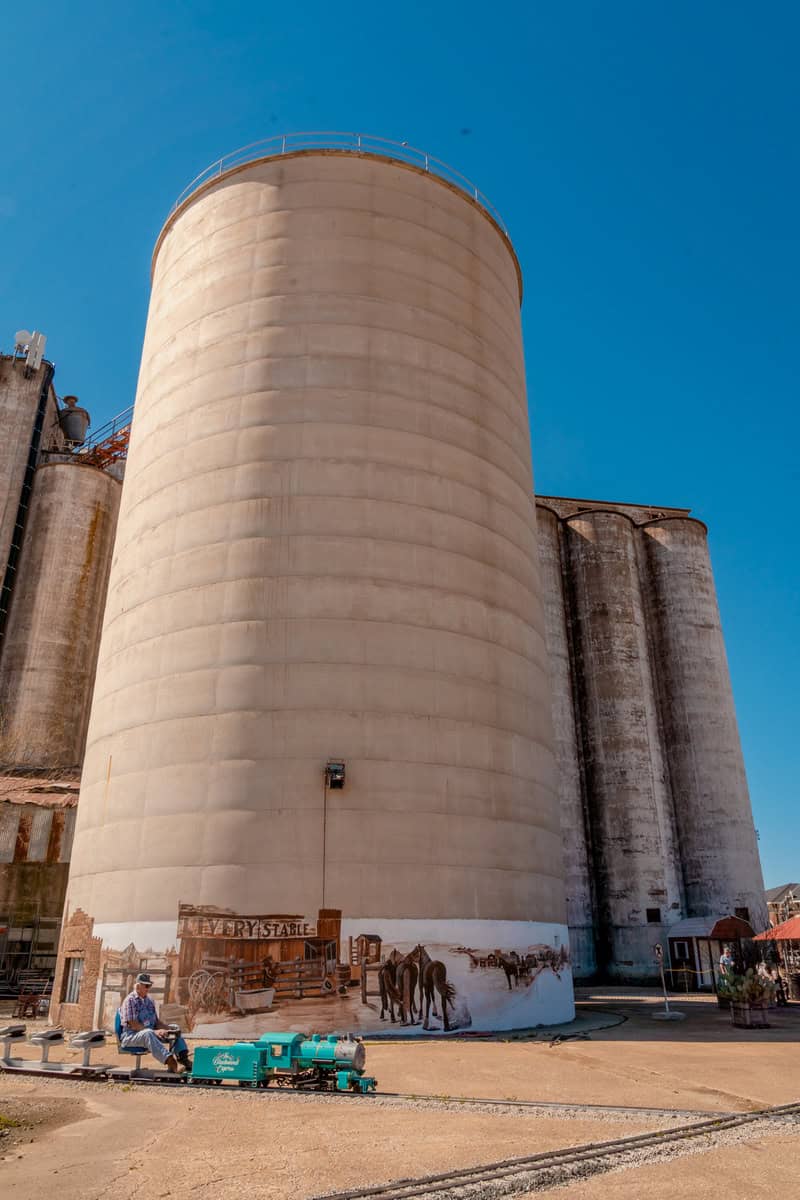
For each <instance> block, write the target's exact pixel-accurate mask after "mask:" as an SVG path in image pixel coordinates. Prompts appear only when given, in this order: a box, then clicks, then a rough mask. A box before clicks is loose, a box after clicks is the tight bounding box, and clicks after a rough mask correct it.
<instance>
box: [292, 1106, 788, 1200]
mask: <svg viewBox="0 0 800 1200" xmlns="http://www.w3.org/2000/svg"><path fill="white" fill-rule="evenodd" d="M786 1117H798V1118H800V1103H796V1104H783V1105H778V1106H776V1107H774V1108H768V1109H762V1110H760V1111H758V1112H753V1113H731V1114H729V1115H727V1116H717V1117H714V1118H713V1119H711V1120H705V1121H696V1122H694V1123H693V1124H691V1125H680V1126H678V1127H676V1128H672V1129H662V1130H656V1131H654V1132H651V1133H640V1134H634V1135H633V1136H631V1137H625V1138H615V1139H614V1140H612V1141H607V1142H589V1143H587V1144H585V1145H582V1146H568V1147H565V1148H564V1149H562V1150H548V1151H545V1152H544V1153H541V1154H530V1155H527V1156H525V1157H522V1158H509V1159H504V1160H503V1161H501V1162H494V1163H484V1164H482V1165H481V1166H475V1167H465V1168H463V1169H461V1170H458V1171H447V1172H444V1173H442V1174H438V1175H425V1176H420V1177H419V1178H417V1179H399V1180H394V1181H393V1182H391V1183H387V1184H379V1185H377V1186H375V1187H368V1188H357V1189H355V1190H351V1191H339V1192H324V1193H321V1194H320V1195H319V1196H316V1197H314V1198H313V1200H413V1198H416V1197H430V1196H438V1197H442V1196H444V1195H446V1194H450V1195H452V1196H458V1195H459V1194H462V1193H463V1194H464V1195H470V1194H472V1192H471V1190H470V1191H467V1190H466V1189H476V1191H475V1193H474V1194H475V1195H479V1196H481V1197H488V1196H491V1195H497V1196H500V1195H506V1196H508V1195H513V1194H514V1193H515V1192H517V1193H519V1192H529V1191H534V1190H537V1189H538V1188H540V1187H541V1186H542V1185H543V1184H545V1185H546V1186H555V1185H556V1184H558V1183H560V1182H565V1181H566V1180H567V1179H568V1178H569V1177H570V1176H578V1175H580V1176H581V1177H586V1176H587V1175H591V1174H597V1173H599V1172H601V1171H607V1170H611V1169H612V1168H613V1167H615V1166H619V1165H620V1164H621V1162H622V1161H624V1159H625V1156H626V1155H631V1154H633V1153H635V1152H637V1151H641V1150H656V1151H658V1150H660V1149H662V1148H667V1147H669V1146H672V1145H675V1144H676V1143H680V1142H686V1143H690V1142H691V1141H692V1139H694V1138H699V1137H704V1136H705V1135H707V1134H712V1133H713V1134H719V1133H724V1132H726V1131H727V1130H729V1129H736V1128H738V1127H739V1126H742V1125H754V1124H758V1123H760V1122H762V1123H763V1122H769V1121H774V1120H776V1119H783V1118H786Z"/></svg>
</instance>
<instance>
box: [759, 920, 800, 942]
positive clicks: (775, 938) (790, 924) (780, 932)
mask: <svg viewBox="0 0 800 1200" xmlns="http://www.w3.org/2000/svg"><path fill="white" fill-rule="evenodd" d="M756 941H757V942H800V917H790V918H789V920H788V921H784V922H783V924H782V925H776V926H775V927H774V928H773V929H765V930H764V932H763V933H759V935H758V936H757V938H756Z"/></svg>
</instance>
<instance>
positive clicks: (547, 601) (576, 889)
mask: <svg viewBox="0 0 800 1200" xmlns="http://www.w3.org/2000/svg"><path fill="white" fill-rule="evenodd" d="M560 524H561V523H560V519H559V517H558V514H557V513H555V512H553V510H552V509H551V508H548V507H547V506H546V505H543V504H537V506H536V530H537V540H538V543H539V564H540V568H541V574H542V595H543V597H544V612H545V630H546V639H547V652H548V659H549V662H550V682H551V688H552V704H553V727H554V735H555V744H556V758H557V762H558V799H559V808H560V811H561V835H562V841H563V849H564V882H565V888H566V893H567V923H568V925H569V936H570V951H571V957H572V966H573V971H574V972H575V975H576V976H577V977H578V978H585V977H589V976H592V975H594V973H595V971H596V970H597V956H596V953H595V915H594V899H593V882H592V855H591V840H590V828H589V819H588V812H587V807H586V800H585V791H584V785H583V779H582V768H581V752H580V733H579V728H578V716H579V714H578V711H577V706H576V703H575V691H574V682H573V671H572V664H571V662H570V646H569V613H568V610H567V605H566V601H565V595H564V580H563V568H562V562H561V536H562V535H561V530H560Z"/></svg>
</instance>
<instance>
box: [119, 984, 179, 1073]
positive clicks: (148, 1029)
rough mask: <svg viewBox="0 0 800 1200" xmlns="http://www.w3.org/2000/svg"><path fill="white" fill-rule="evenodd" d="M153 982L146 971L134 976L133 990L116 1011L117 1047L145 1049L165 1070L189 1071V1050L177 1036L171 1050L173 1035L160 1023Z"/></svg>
mask: <svg viewBox="0 0 800 1200" xmlns="http://www.w3.org/2000/svg"><path fill="white" fill-rule="evenodd" d="M152 986H153V981H152V979H151V978H150V976H149V975H148V974H147V972H146V971H142V972H141V974H139V975H137V976H136V982H135V984H134V987H133V991H132V992H131V993H130V994H129V995H127V996H126V997H125V999H124V1000H123V1001H122V1005H121V1007H120V1010H119V1019H120V1023H121V1025H122V1030H121V1033H120V1039H119V1042H120V1046H122V1048H123V1050H128V1049H132V1048H133V1047H134V1046H144V1048H145V1049H146V1050H149V1051H150V1053H151V1054H152V1055H153V1057H154V1058H157V1059H158V1061H159V1062H160V1063H161V1064H162V1065H163V1066H165V1067H166V1068H167V1070H168V1071H184V1072H186V1071H191V1069H192V1060H191V1059H190V1057H189V1047H188V1046H187V1045H186V1042H185V1041H184V1040H183V1038H182V1037H181V1036H180V1035H179V1036H178V1037H177V1038H176V1039H175V1041H174V1042H173V1044H172V1047H171V1048H170V1045H169V1043H170V1041H171V1040H172V1034H171V1033H169V1032H168V1029H169V1027H168V1026H167V1025H166V1024H165V1023H164V1022H163V1021H162V1020H160V1018H159V1016H158V1013H157V1011H156V1006H155V1003H154V1002H153V1000H152V998H151V996H150V988H151V987H152Z"/></svg>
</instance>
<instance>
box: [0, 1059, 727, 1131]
mask: <svg viewBox="0 0 800 1200" xmlns="http://www.w3.org/2000/svg"><path fill="white" fill-rule="evenodd" d="M3 1074H7V1075H9V1076H10V1075H19V1076H23V1077H25V1078H35V1079H58V1080H61V1081H63V1080H64V1079H71V1080H73V1082H74V1081H83V1082H88V1083H98V1084H99V1083H105V1082H106V1076H105V1075H92V1074H88V1073H87V1074H86V1075H81V1074H80V1073H76V1074H74V1075H71V1074H64V1075H60V1074H58V1073H57V1072H55V1071H54V1072H52V1073H49V1074H45V1073H43V1072H42V1071H40V1070H39V1069H38V1063H35V1062H33V1060H32V1061H31V1069H30V1070H29V1071H26V1070H24V1069H23V1070H20V1069H19V1068H17V1069H15V1070H14V1071H13V1072H3V1071H2V1064H0V1075H3ZM115 1082H117V1083H128V1084H135V1085H136V1086H137V1087H155V1088H161V1089H163V1088H171V1089H172V1090H173V1091H174V1090H176V1089H178V1090H180V1091H183V1090H184V1089H186V1088H187V1087H189V1088H191V1090H192V1091H194V1090H195V1089H199V1090H201V1091H210V1092H214V1093H215V1094H216V1095H230V1094H231V1092H235V1093H236V1094H237V1095H238V1094H239V1089H238V1088H236V1087H234V1086H232V1085H231V1084H227V1085H224V1086H222V1085H220V1084H219V1083H218V1082H213V1081H211V1080H202V1079H194V1080H191V1082H190V1081H188V1080H187V1079H186V1078H185V1077H183V1076H178V1075H176V1076H173V1077H172V1078H170V1079H165V1078H163V1076H162V1077H158V1078H151V1077H149V1076H147V1075H144V1074H142V1075H138V1076H137V1075H133V1076H131V1077H130V1078H129V1079H122V1078H119V1079H117V1080H115ZM242 1090H245V1091H247V1093H248V1094H250V1095H253V1096H261V1097H264V1098H268V1097H274V1096H284V1097H285V1096H307V1097H312V1098H314V1099H317V1100H318V1099H320V1098H329V1099H331V1100H333V1099H334V1098H335V1099H336V1100H343V1101H351V1102H356V1103H361V1104H369V1103H371V1101H372V1100H373V1099H375V1100H397V1101H401V1102H402V1101H407V1102H409V1103H413V1104H431V1105H437V1106H440V1105H442V1104H448V1105H453V1106H458V1107H459V1108H462V1107H463V1108H469V1107H476V1108H483V1109H486V1108H516V1109H531V1110H535V1111H540V1112H553V1113H564V1112H566V1113H575V1114H578V1113H579V1114H584V1113H585V1114H588V1115H590V1116H598V1117H606V1116H609V1117H613V1116H624V1117H631V1116H633V1117H644V1118H647V1117H656V1118H658V1119H659V1120H661V1119H666V1120H674V1119H677V1118H680V1117H701V1118H703V1117H710V1116H720V1117H727V1116H735V1115H737V1114H735V1113H731V1112H730V1110H721V1109H716V1110H703V1111H701V1110H698V1109H686V1108H652V1107H650V1108H643V1107H641V1106H635V1105H622V1104H588V1103H584V1104H569V1103H564V1102H560V1101H557V1100H511V1099H500V1098H498V1097H496V1096H449V1095H435V1094H431V1093H425V1092H423V1093H420V1092H370V1093H369V1095H367V1096H361V1095H357V1094H356V1093H355V1092H338V1091H337V1092H328V1091H322V1092H320V1091H316V1090H315V1089H314V1088H289V1087H285V1088H278V1087H271V1088H254V1087H246V1088H243V1089H242Z"/></svg>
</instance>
